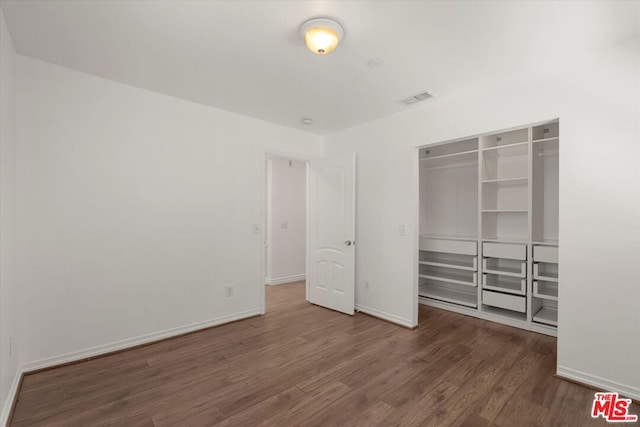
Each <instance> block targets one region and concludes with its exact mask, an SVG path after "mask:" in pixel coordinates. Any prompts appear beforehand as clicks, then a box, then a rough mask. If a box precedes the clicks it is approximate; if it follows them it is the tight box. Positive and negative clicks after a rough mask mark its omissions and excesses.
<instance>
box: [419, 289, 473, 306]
mask: <svg viewBox="0 0 640 427" xmlns="http://www.w3.org/2000/svg"><path fill="white" fill-rule="evenodd" d="M418 295H420V296H421V297H425V298H432V299H435V300H439V301H445V302H451V303H454V304H460V305H464V306H467V307H472V308H476V307H478V295H477V294H476V292H473V293H469V292H462V291H458V290H456V289H446V288H440V287H436V286H430V285H422V286H420V290H419V292H418Z"/></svg>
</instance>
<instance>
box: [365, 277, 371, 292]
mask: <svg viewBox="0 0 640 427" xmlns="http://www.w3.org/2000/svg"><path fill="white" fill-rule="evenodd" d="M364 290H365V291H367V292H369V291H370V290H371V286H370V284H369V281H368V280H365V281H364Z"/></svg>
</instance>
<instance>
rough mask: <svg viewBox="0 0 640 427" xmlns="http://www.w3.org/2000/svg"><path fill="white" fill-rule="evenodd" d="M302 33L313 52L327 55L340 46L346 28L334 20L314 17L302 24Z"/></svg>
mask: <svg viewBox="0 0 640 427" xmlns="http://www.w3.org/2000/svg"><path fill="white" fill-rule="evenodd" d="M300 34H301V35H302V37H303V38H304V43H305V44H306V45H307V48H308V49H309V50H310V51H311V52H313V53H315V54H317V55H326V54H328V53H331V52H333V51H334V50H335V48H336V47H337V46H338V43H340V40H341V39H342V37H343V36H344V29H343V28H342V26H341V25H340V24H338V23H337V22H336V21H334V20H331V19H328V18H313V19H309V20H308V21H306V22H305V23H304V24H302V27H300Z"/></svg>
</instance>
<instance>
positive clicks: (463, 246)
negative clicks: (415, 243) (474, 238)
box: [420, 237, 478, 255]
mask: <svg viewBox="0 0 640 427" xmlns="http://www.w3.org/2000/svg"><path fill="white" fill-rule="evenodd" d="M420 250H421V251H432V252H445V253H449V254H461V255H478V244H477V243H476V242H467V241H463V240H446V239H429V238H427V237H421V238H420Z"/></svg>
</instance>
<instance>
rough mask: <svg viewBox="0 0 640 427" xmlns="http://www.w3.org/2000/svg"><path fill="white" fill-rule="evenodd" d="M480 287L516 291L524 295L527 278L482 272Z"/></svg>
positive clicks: (509, 291)
mask: <svg viewBox="0 0 640 427" xmlns="http://www.w3.org/2000/svg"><path fill="white" fill-rule="evenodd" d="M482 287H483V288H486V289H493V290H496V291H502V292H508V293H517V294H521V295H524V294H525V293H526V290H527V279H518V278H516V277H509V276H498V275H496V274H483V275H482Z"/></svg>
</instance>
